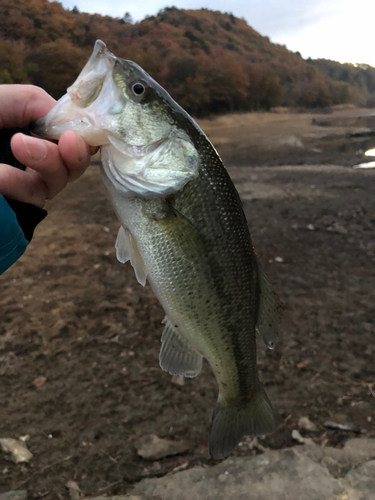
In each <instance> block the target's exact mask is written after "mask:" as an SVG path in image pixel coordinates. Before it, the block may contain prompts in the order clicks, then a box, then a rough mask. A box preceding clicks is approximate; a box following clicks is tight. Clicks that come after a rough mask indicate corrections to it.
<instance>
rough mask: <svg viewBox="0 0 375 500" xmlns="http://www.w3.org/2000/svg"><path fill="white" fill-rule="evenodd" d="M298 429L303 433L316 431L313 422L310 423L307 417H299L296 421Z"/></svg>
mask: <svg viewBox="0 0 375 500" xmlns="http://www.w3.org/2000/svg"><path fill="white" fill-rule="evenodd" d="M298 427H300V428H301V429H304V430H305V431H311V432H314V431H316V430H317V427H316V425H315V424H314V422H311V420H310V419H309V417H301V418H300V419H299V420H298Z"/></svg>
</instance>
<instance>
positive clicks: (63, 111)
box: [31, 40, 119, 146]
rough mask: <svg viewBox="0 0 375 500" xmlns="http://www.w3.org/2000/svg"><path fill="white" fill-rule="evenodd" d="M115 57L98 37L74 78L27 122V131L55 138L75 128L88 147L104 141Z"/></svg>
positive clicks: (114, 89) (115, 92) (113, 95)
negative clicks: (44, 112)
mask: <svg viewBox="0 0 375 500" xmlns="http://www.w3.org/2000/svg"><path fill="white" fill-rule="evenodd" d="M115 62H116V57H115V56H114V55H113V54H112V53H111V52H110V51H109V50H108V49H107V47H106V45H105V44H104V43H103V42H102V41H101V40H98V41H97V42H96V43H95V46H94V50H93V53H92V55H91V57H90V59H89V60H88V62H87V63H86V65H85V67H84V68H83V70H82V71H81V73H80V74H79V76H78V78H77V80H76V81H75V82H74V83H73V85H71V86H70V87H69V88H68V90H67V94H65V95H64V96H63V97H62V98H61V99H60V100H59V101H58V102H57V103H56V105H55V106H54V107H53V108H52V109H51V111H50V112H49V113H48V114H47V115H46V116H44V117H43V118H40V119H39V120H36V121H35V122H34V123H33V124H32V125H31V131H32V132H33V133H34V134H36V135H38V136H41V137H44V138H46V139H53V140H57V139H59V138H60V137H61V135H62V134H63V133H64V132H66V131H67V130H75V131H76V132H77V133H78V134H79V135H80V136H82V137H83V138H84V139H86V141H87V142H88V143H89V144H90V145H91V146H101V145H103V144H106V143H108V138H107V137H106V132H105V118H106V116H107V112H108V109H109V107H110V106H111V105H112V103H113V100H114V98H117V99H118V98H119V95H118V94H119V89H118V88H117V87H116V85H114V83H113V78H112V70H113V67H114V65H115Z"/></svg>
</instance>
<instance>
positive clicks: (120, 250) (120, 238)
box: [116, 226, 147, 286]
mask: <svg viewBox="0 0 375 500" xmlns="http://www.w3.org/2000/svg"><path fill="white" fill-rule="evenodd" d="M116 256H117V259H118V260H119V261H120V262H121V263H122V264H124V263H125V262H127V261H128V260H130V263H131V265H132V266H133V268H134V271H135V275H136V278H137V280H138V283H140V284H141V285H142V286H145V284H146V278H147V272H146V268H145V265H144V263H143V259H142V256H141V254H140V253H139V250H138V247H137V243H136V241H135V239H134V238H133V236H132V234H131V232H130V231H129V230H128V229H124V228H123V227H122V226H121V227H120V229H119V232H118V235H117V240H116Z"/></svg>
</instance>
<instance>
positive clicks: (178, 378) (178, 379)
mask: <svg viewBox="0 0 375 500" xmlns="http://www.w3.org/2000/svg"><path fill="white" fill-rule="evenodd" d="M171 380H172V384H176V385H180V386H183V385H185V377H183V376H182V375H172V379H171Z"/></svg>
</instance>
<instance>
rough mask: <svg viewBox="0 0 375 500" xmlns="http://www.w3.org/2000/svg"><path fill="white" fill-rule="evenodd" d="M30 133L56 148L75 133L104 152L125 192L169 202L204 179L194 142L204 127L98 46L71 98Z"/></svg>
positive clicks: (135, 68)
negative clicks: (165, 197)
mask: <svg viewBox="0 0 375 500" xmlns="http://www.w3.org/2000/svg"><path fill="white" fill-rule="evenodd" d="M31 130H32V132H33V133H34V134H36V135H38V136H40V137H43V138H45V139H53V140H57V139H59V138H60V137H61V135H62V134H63V133H64V132H65V131H67V130H74V131H75V132H77V134H78V135H80V136H81V137H83V139H85V141H86V142H87V143H88V144H89V145H90V146H101V149H102V163H103V166H104V168H105V170H106V171H107V174H108V175H109V176H110V177H111V181H110V182H111V183H114V184H116V186H117V187H118V188H119V189H122V190H123V191H130V192H131V191H132V190H133V191H134V192H135V194H144V195H148V194H151V195H152V194H154V195H160V193H164V194H166V193H169V192H173V191H175V190H178V189H180V188H181V187H182V186H183V185H184V184H186V182H188V180H190V179H191V178H193V177H196V176H197V175H198V164H199V157H198V153H197V150H196V148H195V146H194V145H193V141H192V138H191V137H192V131H194V130H195V131H196V130H200V129H199V127H198V126H197V125H196V124H195V122H194V121H193V119H192V118H191V117H190V116H189V115H188V114H187V113H186V112H185V111H184V110H183V109H182V108H181V107H180V106H179V105H178V104H177V103H176V102H175V101H174V100H173V99H172V98H171V96H170V95H169V94H168V93H167V92H166V91H165V90H164V89H163V88H162V87H161V86H160V85H159V84H158V83H157V82H156V81H155V80H154V79H153V78H152V77H151V76H150V75H148V74H147V73H146V71H144V70H143V69H142V68H141V67H140V66H138V65H137V64H136V63H134V62H132V61H128V60H125V59H121V58H118V57H116V56H114V55H113V54H112V53H111V52H110V51H109V50H108V49H107V47H106V45H105V44H104V43H103V42H102V41H100V40H98V41H97V42H96V43H95V47H94V50H93V53H92V55H91V57H90V59H89V61H88V62H87V64H86V65H85V67H84V68H83V70H82V71H81V73H80V75H79V76H78V78H77V80H76V81H75V82H74V83H73V85H72V86H71V87H69V88H68V89H67V93H66V95H64V96H63V97H62V98H61V99H60V100H59V101H58V102H57V103H56V105H55V106H54V107H53V108H52V109H51V111H50V112H49V113H48V114H47V115H46V116H45V117H43V118H40V119H39V120H37V121H35V122H34V123H33V124H32V125H31ZM108 175H107V176H108ZM129 182H130V184H129Z"/></svg>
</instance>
